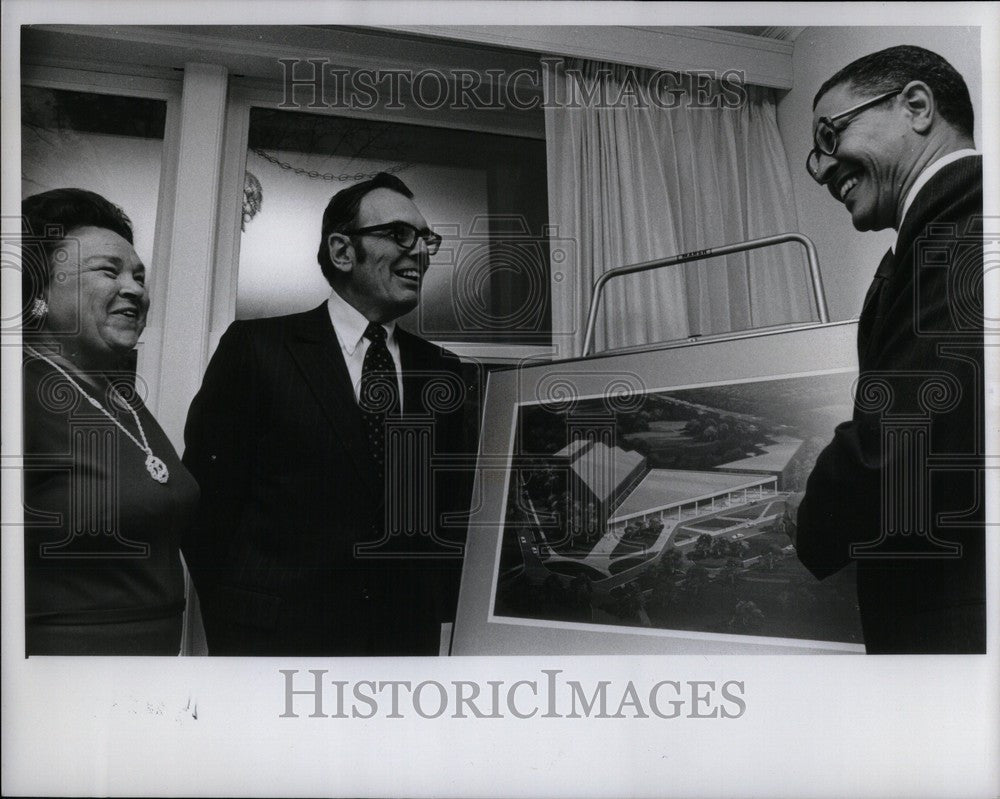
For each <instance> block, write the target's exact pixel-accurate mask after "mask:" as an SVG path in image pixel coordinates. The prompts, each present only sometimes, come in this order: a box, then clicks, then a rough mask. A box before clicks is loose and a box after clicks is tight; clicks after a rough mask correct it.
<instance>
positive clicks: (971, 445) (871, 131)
mask: <svg viewBox="0 0 1000 799" xmlns="http://www.w3.org/2000/svg"><path fill="white" fill-rule="evenodd" d="M813 108H814V114H813V138H814V142H813V143H814V147H813V149H812V151H811V152H810V153H809V156H808V159H807V163H806V167H807V169H808V170H809V173H810V175H812V177H813V178H814V179H815V180H816V181H817V182H818V183H819V184H820V185H823V186H825V187H826V189H827V190H828V191H829V192H830V194H831V195H832V197H833V198H834V200H836V201H837V202H839V203H842V204H843V205H844V206H845V207H846V209H847V211H848V213H850V215H851V221H852V222H853V224H854V227H855V228H856V229H857V230H859V231H865V230H883V229H886V228H893V229H894V230H896V232H897V236H896V241H895V244H894V245H893V247H892V249H890V250H889V252H887V253H886V254H885V256H884V257H883V259H882V262H881V263H880V264H879V266H878V269H877V270H876V272H875V276H874V280H873V282H872V285H871V288H870V289H869V291H868V295H867V297H866V298H865V302H864V307H863V310H862V312H861V316H860V319H859V322H858V358H859V366H860V378H859V381H858V386H857V388H856V394H855V408H854V414H853V418H852V420H851V421H850V422H846V423H844V424H842V425H840V426H839V427H838V428H837V429H836V431H835V434H834V439H833V441H832V442H831V443H830V444H829V445H828V446H827V447H826V449H825V450H824V451H823V452H822V453H821V454H820V456H819V458H818V459H817V462H816V466H815V468H814V470H813V472H812V474H811V475H810V477H809V481H808V485H807V488H806V492H805V496H804V497H803V499H802V501H801V504H800V505H799V507H798V516H797V534H796V542H795V543H796V549H797V552H798V555H799V558H800V559H801V560H802V562H803V563H804V564H805V565H806V566H807V567H808V568H809V569H810V570H811V571H812V572H813V574H815V575H816V576H817V577H819V578H821V579H822V578H824V577H827V576H829V575H830V574H833V573H835V572H837V571H839V570H840V569H842V568H844V567H845V566H847V565H848V564H850V563H852V562H853V563H855V564H856V565H857V584H858V604H859V607H860V611H861V621H862V627H863V630H864V637H865V645H866V649H867V651H868V652H869V653H901V654H902V653H981V652H985V651H986V650H985V646H986V643H985V541H984V509H983V504H984V496H983V435H984V432H983V431H984V423H983V417H984V413H983V407H984V390H983V386H984V384H983V240H982V204H983V197H982V159H981V157H980V156H979V154H978V153H977V152H976V151H975V149H974V145H973V109H972V104H971V101H970V98H969V91H968V89H967V88H966V85H965V81H964V80H963V79H962V77H961V75H959V74H958V73H957V72H956V71H955V70H954V68H953V67H952V66H951V65H950V64H949V63H948V62H947V61H945V60H944V59H943V58H941V57H940V56H938V55H936V54H935V53H932V52H929V51H927V50H924V49H921V48H918V47H909V46H903V47H893V48H889V49H887V50H883V51H880V52H878V53H874V54H872V55H869V56H866V57H864V58H861V59H859V60H857V61H855V62H853V63H852V64H850V65H848V66H847V67H845V68H844V69H842V70H841V71H840V72H838V73H837V74H836V75H834V76H833V77H832V78H830V79H829V80H828V81H826V83H824V84H823V86H822V87H820V89H819V91H818V92H817V94H816V98H815V101H814V104H813Z"/></svg>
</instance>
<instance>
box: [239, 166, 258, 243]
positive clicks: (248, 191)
mask: <svg viewBox="0 0 1000 799" xmlns="http://www.w3.org/2000/svg"><path fill="white" fill-rule="evenodd" d="M263 202H264V189H263V187H262V186H261V185H260V181H259V180H257V176H256V175H255V174H254V173H253V172H251V171H250V170H249V169H248V170H246V172H244V174H243V220H242V221H241V222H240V230H243V231H245V230H246V229H247V224H248V223H249V222H250V220H251V219H253V218H254V217H255V216H257V214H258V213H260V208H261V205H262V204H263Z"/></svg>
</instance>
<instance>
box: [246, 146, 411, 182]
mask: <svg viewBox="0 0 1000 799" xmlns="http://www.w3.org/2000/svg"><path fill="white" fill-rule="evenodd" d="M250 151H251V152H252V153H254V154H255V155H259V156H260V157H261V158H263V159H264V160H265V161H270V162H271V163H272V164H274V165H275V166H279V167H281V168H282V169H284V170H286V171H288V172H294V173H295V174H296V175H303V176H305V177H307V178H309V179H310V180H336V181H341V182H343V181H348V180H350V181H359V180H371V178H373V177H375V176H376V175H377V174H379V172H388V173H389V174H390V175H395V174H397V173H399V172H402V171H403V170H404V169H409V168H410V167H411V166H413V164H396V165H395V166H391V167H388V168H386V169H379V170H377V171H375V172H358V173H350V174H349V173H341V174H339V175H334V174H333V173H331V172H318V171H317V170H315V169H305V168H303V167H300V166H295V165H294V164H290V163H288V162H287V161H281V160H279V159H278V158H276V157H275V156H273V155H271V154H270V153H269V152H267V151H265V150H262V149H260V148H259V147H253V148H251V150H250ZM248 174H249V173H248Z"/></svg>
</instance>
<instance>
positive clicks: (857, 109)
mask: <svg viewBox="0 0 1000 799" xmlns="http://www.w3.org/2000/svg"><path fill="white" fill-rule="evenodd" d="M905 88H906V87H905V86H903V87H901V88H899V89H893V90H892V91H891V92H886V93H885V94H879V95H876V96H875V97H870V98H868V99H867V100H865V101H864V102H861V103H858V104H857V105H855V106H852V107H851V108H848V109H847V110H846V111H841V112H840V113H839V114H834V115H833V116H832V117H820V118H819V121H818V122H817V123H816V128H815V130H813V145H814V146H813V148H812V149H811V150H810V151H809V155H808V156H807V157H806V171H807V172H808V173H809V175H810V177H812V179H813V180H815V181H817V182H820V181H819V178H818V177H817V175H818V174H819V156H820V154H821V153H822V154H823V155H833V154H834V153H836V152H837V146H838V145H839V144H840V133H841V131H843V130H844V129H845V128H846V127H847V125H850V124H851V122H853V121H854V120H853V119H852V120H849V121H848V122H847V125H842V126H841V127H839V128H838V127H837V126H836V125H834V124H833V123H834V122H836V121H837V120H839V119H843V118H844V117H849V116H856V115H857V114H860V113H861V112H862V111H867V110H868V109H869V108H873V107H874V106H876V105H878V104H879V103H884V102H885V101H886V100H888V99H889V98H890V97H895V96H896V95H897V94H899V93H901V92H902V91H903V89H905ZM826 132H829V136H828V138H829V139H830V141H829V143H828V144H826V143H824V141H823V139H822V134H824V133H826ZM814 163H815V167H814V166H813V164H814Z"/></svg>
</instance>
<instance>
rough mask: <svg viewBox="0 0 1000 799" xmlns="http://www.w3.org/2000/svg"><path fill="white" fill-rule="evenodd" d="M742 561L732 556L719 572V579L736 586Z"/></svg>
mask: <svg viewBox="0 0 1000 799" xmlns="http://www.w3.org/2000/svg"><path fill="white" fill-rule="evenodd" d="M741 565H742V562H741V561H739V560H737V559H736V558H730V559H729V560H727V561H726V565H725V566H723V567H722V571H721V572H720V574H719V579H720V580H721V581H722V582H723V583H725V584H726V585H730V586H733V587H735V586H736V578H737V576H738V574H739V569H740V566H741Z"/></svg>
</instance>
